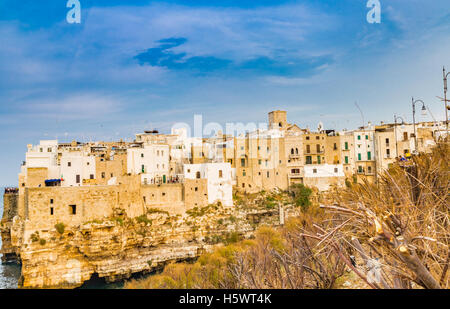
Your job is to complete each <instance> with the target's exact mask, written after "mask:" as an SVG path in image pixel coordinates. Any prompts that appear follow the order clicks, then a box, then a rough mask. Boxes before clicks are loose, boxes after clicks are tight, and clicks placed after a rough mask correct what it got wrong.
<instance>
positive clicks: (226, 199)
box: [184, 163, 233, 206]
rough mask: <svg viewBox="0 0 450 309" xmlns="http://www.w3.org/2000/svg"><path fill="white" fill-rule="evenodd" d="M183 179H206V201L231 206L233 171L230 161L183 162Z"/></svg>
mask: <svg viewBox="0 0 450 309" xmlns="http://www.w3.org/2000/svg"><path fill="white" fill-rule="evenodd" d="M184 178H185V179H197V178H200V179H207V185H208V203H210V204H213V203H215V202H218V201H220V202H221V203H222V205H224V206H233V184H232V182H233V173H232V169H231V164H230V163H203V164H185V165H184Z"/></svg>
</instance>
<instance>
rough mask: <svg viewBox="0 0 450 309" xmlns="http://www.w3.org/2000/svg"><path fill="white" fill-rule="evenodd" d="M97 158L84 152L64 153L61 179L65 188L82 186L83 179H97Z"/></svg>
mask: <svg viewBox="0 0 450 309" xmlns="http://www.w3.org/2000/svg"><path fill="white" fill-rule="evenodd" d="M95 173H96V170H95V157H94V156H91V155H89V154H88V153H85V152H82V151H75V152H73V151H70V152H62V154H61V159H60V177H57V178H61V179H62V182H61V186H63V187H75V186H82V185H83V179H95Z"/></svg>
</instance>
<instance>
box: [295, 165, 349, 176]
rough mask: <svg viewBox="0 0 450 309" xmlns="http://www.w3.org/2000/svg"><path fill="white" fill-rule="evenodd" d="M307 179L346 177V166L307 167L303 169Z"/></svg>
mask: <svg viewBox="0 0 450 309" xmlns="http://www.w3.org/2000/svg"><path fill="white" fill-rule="evenodd" d="M303 170H304V175H305V177H309V178H318V177H345V174H344V166H343V165H342V164H317V165H311V164H308V165H305V166H304V167H303Z"/></svg>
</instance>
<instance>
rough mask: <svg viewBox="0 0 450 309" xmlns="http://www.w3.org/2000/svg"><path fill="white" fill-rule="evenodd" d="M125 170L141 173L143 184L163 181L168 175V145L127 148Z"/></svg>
mask: <svg viewBox="0 0 450 309" xmlns="http://www.w3.org/2000/svg"><path fill="white" fill-rule="evenodd" d="M127 172H128V173H131V174H141V181H142V183H144V184H147V183H148V184H151V183H157V182H164V181H166V180H167V177H168V175H169V145H160V144H150V145H145V146H144V147H143V148H130V149H127Z"/></svg>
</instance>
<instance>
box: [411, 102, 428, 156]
mask: <svg viewBox="0 0 450 309" xmlns="http://www.w3.org/2000/svg"><path fill="white" fill-rule="evenodd" d="M418 102H420V103H422V114H423V115H426V114H427V109H426V107H425V103H424V102H423V101H422V100H414V98H412V110H413V127H414V151H416V152H417V136H416V118H415V115H416V103H418Z"/></svg>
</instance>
